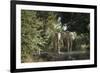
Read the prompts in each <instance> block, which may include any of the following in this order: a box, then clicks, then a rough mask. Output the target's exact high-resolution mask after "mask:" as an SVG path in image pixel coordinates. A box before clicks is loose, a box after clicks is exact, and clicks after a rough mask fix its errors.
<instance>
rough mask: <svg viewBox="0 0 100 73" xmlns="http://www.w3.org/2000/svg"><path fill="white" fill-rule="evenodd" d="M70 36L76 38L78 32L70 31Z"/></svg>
mask: <svg viewBox="0 0 100 73" xmlns="http://www.w3.org/2000/svg"><path fill="white" fill-rule="evenodd" d="M70 36H71V37H72V39H73V40H74V39H75V38H76V36H77V34H76V32H70Z"/></svg>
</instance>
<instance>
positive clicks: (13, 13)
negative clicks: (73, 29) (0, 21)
mask: <svg viewBox="0 0 100 73" xmlns="http://www.w3.org/2000/svg"><path fill="white" fill-rule="evenodd" d="M17 5H37V6H52V7H62V8H63V7H70V8H85V9H93V10H94V63H93V64H86V65H73V66H53V67H39V68H22V69H17V68H16V49H17V48H16V25H17V24H16V17H17V16H16V6H17ZM10 33H11V35H10V41H11V42H10V46H11V61H10V64H11V66H10V68H11V72H29V71H44V70H59V69H78V68H90V67H97V6H93V5H78V4H61V3H47V2H33V1H11V32H10Z"/></svg>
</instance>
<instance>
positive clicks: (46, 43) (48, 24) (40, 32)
mask: <svg viewBox="0 0 100 73" xmlns="http://www.w3.org/2000/svg"><path fill="white" fill-rule="evenodd" d="M59 15H60V16H61V17H62V20H61V22H58V16H59ZM89 20H90V18H89V14H82V13H71V12H68V13H67V12H66V13H64V12H52V11H35V10H21V61H22V62H27V61H33V60H34V61H39V60H42V61H43V59H42V58H39V57H38V56H37V57H33V56H32V54H33V52H37V51H38V50H41V51H47V52H49V51H52V52H53V51H54V49H55V48H54V47H53V45H52V44H53V43H52V41H54V40H55V39H52V38H53V37H54V36H55V33H57V32H62V31H63V30H62V26H63V24H64V23H68V30H69V31H75V32H76V33H77V38H76V39H75V41H74V44H73V48H74V49H75V50H80V48H81V47H83V49H82V48H81V50H86V48H85V49H84V45H85V47H86V46H87V47H88V48H89V45H90V44H89V40H90V36H89V35H90V34H89V29H87V25H88V24H89ZM28 59H29V60H28Z"/></svg>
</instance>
